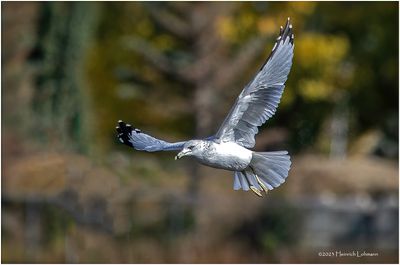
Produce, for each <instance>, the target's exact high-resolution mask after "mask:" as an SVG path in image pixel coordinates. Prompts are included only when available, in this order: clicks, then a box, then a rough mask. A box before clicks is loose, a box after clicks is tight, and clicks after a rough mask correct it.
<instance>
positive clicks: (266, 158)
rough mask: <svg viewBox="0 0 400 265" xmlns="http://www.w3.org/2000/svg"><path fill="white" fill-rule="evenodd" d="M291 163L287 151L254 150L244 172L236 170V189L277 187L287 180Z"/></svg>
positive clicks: (269, 188)
mask: <svg viewBox="0 0 400 265" xmlns="http://www.w3.org/2000/svg"><path fill="white" fill-rule="evenodd" d="M290 165H291V161H290V156H289V155H288V152H287V151H277V152H253V157H252V159H251V162H250V165H249V166H248V167H247V168H246V169H245V170H244V171H243V172H235V180H234V189H235V190H238V189H240V188H242V189H243V190H245V191H247V190H249V189H252V187H253V188H255V189H257V190H262V189H265V188H267V189H268V190H272V189H273V188H277V187H279V186H280V185H281V184H282V183H284V182H285V180H286V178H287V176H288V173H289V169H290Z"/></svg>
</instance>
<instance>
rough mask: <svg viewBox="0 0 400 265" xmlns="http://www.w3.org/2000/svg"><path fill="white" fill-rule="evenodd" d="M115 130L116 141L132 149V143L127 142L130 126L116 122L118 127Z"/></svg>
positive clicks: (130, 130)
mask: <svg viewBox="0 0 400 265" xmlns="http://www.w3.org/2000/svg"><path fill="white" fill-rule="evenodd" d="M115 129H116V130H117V138H118V140H119V141H120V142H121V143H123V144H126V145H129V146H131V147H133V145H132V143H131V142H130V141H129V135H130V134H131V132H132V130H133V129H132V126H131V125H130V124H126V123H125V122H123V121H122V120H119V121H118V126H116V127H115Z"/></svg>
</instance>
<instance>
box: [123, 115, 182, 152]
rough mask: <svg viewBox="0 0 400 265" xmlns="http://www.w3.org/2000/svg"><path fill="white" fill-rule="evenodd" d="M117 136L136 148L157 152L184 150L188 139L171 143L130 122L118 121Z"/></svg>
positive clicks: (124, 142)
mask: <svg viewBox="0 0 400 265" xmlns="http://www.w3.org/2000/svg"><path fill="white" fill-rule="evenodd" d="M116 129H117V133H118V134H117V138H118V139H119V141H120V142H121V143H123V144H126V145H128V146H130V147H133V148H135V149H136V150H140V151H147V152H156V151H174V150H182V148H183V145H184V144H185V143H186V141H183V142H176V143H169V142H166V141H163V140H160V139H157V138H154V137H153V136H150V135H148V134H145V133H143V132H141V131H140V130H139V129H135V128H133V127H132V126H131V125H130V124H126V123H125V122H123V121H118V126H117V127H116Z"/></svg>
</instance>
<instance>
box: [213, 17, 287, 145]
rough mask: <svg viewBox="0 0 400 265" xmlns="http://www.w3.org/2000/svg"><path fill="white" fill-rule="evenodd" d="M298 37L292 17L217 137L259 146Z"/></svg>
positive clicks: (280, 93)
mask: <svg viewBox="0 0 400 265" xmlns="http://www.w3.org/2000/svg"><path fill="white" fill-rule="evenodd" d="M293 42H294V36H293V33H292V25H291V23H290V20H289V18H288V20H287V22H286V25H285V28H283V27H281V30H280V34H279V37H278V38H277V40H276V43H275V45H274V47H273V48H272V52H271V54H270V55H269V57H268V59H267V60H266V62H265V63H264V65H263V66H262V67H261V69H260V71H259V72H258V73H257V75H256V76H255V78H254V79H253V80H252V81H251V82H250V83H249V84H248V85H247V86H246V87H245V88H244V89H243V91H242V92H241V93H240V95H239V97H238V98H237V99H236V102H235V104H234V106H233V107H232V109H231V110H230V112H229V114H228V116H227V117H226V118H225V120H224V122H223V123H222V125H221V127H220V128H219V130H218V132H217V134H216V138H218V139H220V141H233V142H236V143H237V144H240V145H242V146H244V147H247V148H252V147H254V145H255V139H254V137H255V135H256V134H257V133H258V128H257V127H258V126H261V125H262V124H263V123H264V122H265V121H267V120H268V119H269V118H270V117H272V115H274V114H275V111H276V108H277V107H278V104H279V102H280V99H281V96H282V93H283V89H284V88H285V82H286V80H287V77H288V74H289V72H290V68H291V66H292V59H293V49H294V43H293Z"/></svg>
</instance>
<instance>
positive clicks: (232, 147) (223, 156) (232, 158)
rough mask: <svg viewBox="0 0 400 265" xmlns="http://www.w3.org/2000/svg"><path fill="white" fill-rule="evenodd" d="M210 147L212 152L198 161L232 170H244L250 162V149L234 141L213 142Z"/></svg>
mask: <svg viewBox="0 0 400 265" xmlns="http://www.w3.org/2000/svg"><path fill="white" fill-rule="evenodd" d="M212 147H213V149H214V150H213V152H212V154H210V155H207V156H204V157H203V158H202V160H203V161H200V162H202V163H204V164H206V165H209V166H212V167H217V168H223V169H228V170H233V171H241V170H244V169H245V168H246V167H247V166H248V165H249V164H250V161H251V157H252V151H250V150H248V149H246V148H244V147H242V146H240V145H238V144H236V143H233V142H226V143H220V144H217V143H213V144H212Z"/></svg>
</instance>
